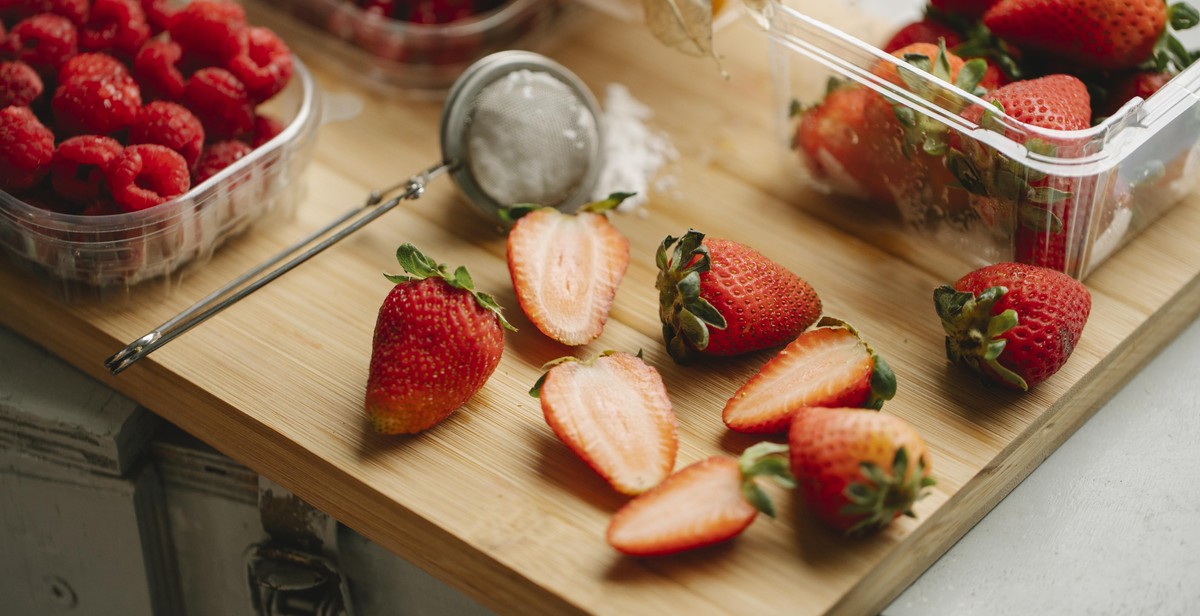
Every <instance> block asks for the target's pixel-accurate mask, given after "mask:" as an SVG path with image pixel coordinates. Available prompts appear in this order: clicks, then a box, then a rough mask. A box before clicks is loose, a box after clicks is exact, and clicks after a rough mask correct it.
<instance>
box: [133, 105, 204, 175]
mask: <svg viewBox="0 0 1200 616" xmlns="http://www.w3.org/2000/svg"><path fill="white" fill-rule="evenodd" d="M129 143H131V144H134V143H154V144H158V145H165V146H167V147H168V148H171V149H172V150H175V151H176V152H179V154H180V155H181V156H183V159H184V160H185V161H187V164H188V167H189V168H190V167H191V166H192V165H194V164H196V159H198V158H200V150H201V149H202V148H203V147H204V127H202V126H201V125H200V120H197V119H196V116H194V115H192V112H190V111H188V110H187V108H186V107H184V106H182V105H176V104H175V103H169V102H166V101H154V102H153V103H150V104H148V105H146V106H145V107H142V110H141V112H139V113H138V117H137V120H136V121H134V123H133V126H130V127H129Z"/></svg>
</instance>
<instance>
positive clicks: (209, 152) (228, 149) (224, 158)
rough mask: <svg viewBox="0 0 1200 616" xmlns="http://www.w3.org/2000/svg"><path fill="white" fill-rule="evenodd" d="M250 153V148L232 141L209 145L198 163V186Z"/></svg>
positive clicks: (239, 142)
mask: <svg viewBox="0 0 1200 616" xmlns="http://www.w3.org/2000/svg"><path fill="white" fill-rule="evenodd" d="M250 152H251V149H250V146H248V145H246V144H245V143H242V142H241V141H235V140H232V139H231V140H228V141H218V142H216V143H214V144H212V145H209V146H208V147H207V148H204V152H203V153H201V154H200V160H198V161H196V170H195V171H196V172H195V174H194V175H195V182H196V184H199V183H201V182H203V181H204V180H207V179H208V178H211V177H212V176H214V175H216V174H218V173H220V172H221V170H222V169H224V168H226V167H228V166H229V165H232V164H233V163H235V162H237V161H238V159H240V158H242V157H243V156H245V155H247V154H249V153H250Z"/></svg>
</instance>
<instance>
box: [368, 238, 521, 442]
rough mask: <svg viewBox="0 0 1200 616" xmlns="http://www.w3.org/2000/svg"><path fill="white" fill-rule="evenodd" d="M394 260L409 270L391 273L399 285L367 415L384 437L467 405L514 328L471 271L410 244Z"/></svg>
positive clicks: (382, 325) (382, 327)
mask: <svg viewBox="0 0 1200 616" xmlns="http://www.w3.org/2000/svg"><path fill="white" fill-rule="evenodd" d="M396 259H397V260H398V261H399V262H400V265H401V266H402V267H403V268H404V271H405V272H407V275H398V276H396V275H387V278H388V280H391V281H392V282H394V283H396V286H395V287H394V288H393V289H392V291H391V292H390V293H388V296H387V298H386V299H384V301H383V305H382V306H381V307H380V308H379V318H378V320H377V321H376V323H375V338H374V341H373V342H372V348H371V367H370V373H369V375H368V377H367V394H366V411H367V418H368V419H369V420H370V422H371V426H372V427H374V428H375V429H376V430H378V431H379V432H383V433H385V434H398V433H414V432H419V431H421V430H424V429H426V428H429V427H431V426H433V425H434V424H436V423H438V422H440V421H441V420H443V419H445V418H446V417H447V416H449V415H450V413H452V412H454V410H455V409H457V408H459V407H460V406H462V405H463V404H464V403H466V401H467V400H468V399H469V398H470V397H471V396H473V395H475V392H477V391H479V389H480V388H482V387H483V384H484V383H485V382H486V381H487V380H488V377H490V376H491V375H492V372H494V371H495V370H496V366H497V365H498V364H499V363H500V355H501V353H502V352H503V351H504V333H503V330H502V328H504V329H510V330H511V329H512V326H511V325H509V324H508V322H507V321H505V320H504V317H502V316H501V315H500V307H499V306H497V305H496V302H495V300H493V299H492V298H491V296H489V295H487V294H485V293H480V292H477V291H475V288H474V283H473V282H472V281H471V276H470V274H468V273H467V270H466V268H463V267H459V268H458V269H457V270H455V271H454V273H450V272H449V270H447V269H446V266H445V265H441V264H438V263H436V262H435V261H433V260H431V259H429V258H428V257H426V256H425V255H424V254H422V253H421V252H420V251H419V250H417V249H416V248H415V247H413V245H412V244H404V245H402V246H400V248H399V249H398V250H397V251H396Z"/></svg>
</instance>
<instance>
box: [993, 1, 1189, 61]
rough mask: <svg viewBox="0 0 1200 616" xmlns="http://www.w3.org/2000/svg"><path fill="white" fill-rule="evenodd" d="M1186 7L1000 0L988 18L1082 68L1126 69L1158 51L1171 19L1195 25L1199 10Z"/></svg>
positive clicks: (1009, 34) (1009, 37)
mask: <svg viewBox="0 0 1200 616" xmlns="http://www.w3.org/2000/svg"><path fill="white" fill-rule="evenodd" d="M1180 4H1183V3H1180ZM1183 6H1184V7H1185V8H1184V9H1176V8H1175V7H1172V8H1171V10H1170V11H1168V8H1167V4H1166V2H1164V1H1163V0H999V1H998V2H996V3H995V4H994V5H992V7H991V8H989V9H988V10H987V12H986V13H984V15H983V23H984V25H986V26H987V27H988V29H990V30H991V31H992V33H993V34H995V35H996V36H999V37H1000V38H1001V39H1004V40H1005V41H1007V42H1009V43H1012V44H1014V45H1016V46H1017V47H1018V48H1021V49H1022V50H1026V51H1037V52H1041V53H1042V54H1044V55H1046V56H1049V57H1054V58H1056V59H1058V60H1060V61H1062V62H1066V63H1069V64H1072V65H1076V66H1079V67H1082V68H1090V69H1099V70H1122V69H1128V68H1133V67H1135V66H1138V65H1140V64H1143V63H1145V62H1146V61H1148V60H1150V59H1151V58H1153V57H1154V56H1155V55H1156V52H1157V51H1158V50H1157V49H1156V44H1157V43H1158V42H1159V40H1160V39H1162V38H1166V37H1164V36H1163V34H1164V31H1165V30H1166V27H1167V23H1168V21H1170V22H1173V23H1175V24H1177V25H1178V26H1183V27H1190V25H1194V23H1195V22H1194V21H1191V20H1192V17H1193V16H1194V13H1195V10H1194V9H1191V7H1189V6H1187V5H1183ZM1182 13H1187V16H1186V17H1183V16H1182ZM1167 36H1170V35H1169V34H1168V35H1167ZM1164 53H1167V54H1171V53H1172V52H1171V51H1169V50H1164ZM1179 60H1181V61H1183V62H1185V63H1190V61H1191V59H1190V57H1189V58H1180V59H1179ZM1163 61H1164V62H1166V61H1167V58H1166V57H1164V60H1163ZM1185 65H1186V64H1185Z"/></svg>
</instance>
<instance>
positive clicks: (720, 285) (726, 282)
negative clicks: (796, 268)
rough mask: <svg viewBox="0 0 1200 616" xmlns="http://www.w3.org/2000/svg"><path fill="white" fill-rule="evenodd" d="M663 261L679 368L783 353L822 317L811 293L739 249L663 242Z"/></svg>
mask: <svg viewBox="0 0 1200 616" xmlns="http://www.w3.org/2000/svg"><path fill="white" fill-rule="evenodd" d="M656 261H657V264H658V270H659V272H658V280H657V282H656V286H657V287H658V293H659V318H660V320H661V321H662V324H663V339H664V342H665V343H666V345H667V350H668V351H669V352H670V353H671V357H673V358H674V359H675V361H678V362H684V361H687V360H688V359H690V358H691V357H693V356H695V355H717V356H727V355H738V354H742V353H749V352H751V351H758V350H762V349H767V348H772V347H777V346H781V345H784V344H787V343H788V342H791V341H792V340H793V339H794V338H795V337H796V336H798V335H799V334H800V332H802V331H804V330H806V329H808V327H809V326H810V325H812V324H813V323H814V322H816V320H817V317H819V316H820V315H821V299H820V298H819V297H818V296H817V293H816V291H814V290H813V288H812V286H810V285H809V284H808V283H807V282H805V281H804V280H803V279H801V278H800V277H799V276H797V275H795V274H793V273H792V272H790V271H788V269H787V268H785V267H783V266H782V265H779V264H778V263H775V262H774V261H771V260H770V259H768V258H767V257H765V256H763V255H762V253H760V252H758V251H757V250H754V249H753V248H750V247H749V246H746V245H744V244H740V243H738V242H734V241H731V240H726V239H720V238H705V237H704V234H703V233H700V232H699V231H696V230H691V231H688V232H687V233H686V234H685V235H684V236H683V237H682V238H679V239H678V240H677V239H676V238H674V237H670V236H668V237H667V238H666V239H665V240H663V242H662V244H661V245H660V246H659V247H658V253H657V257H656Z"/></svg>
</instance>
